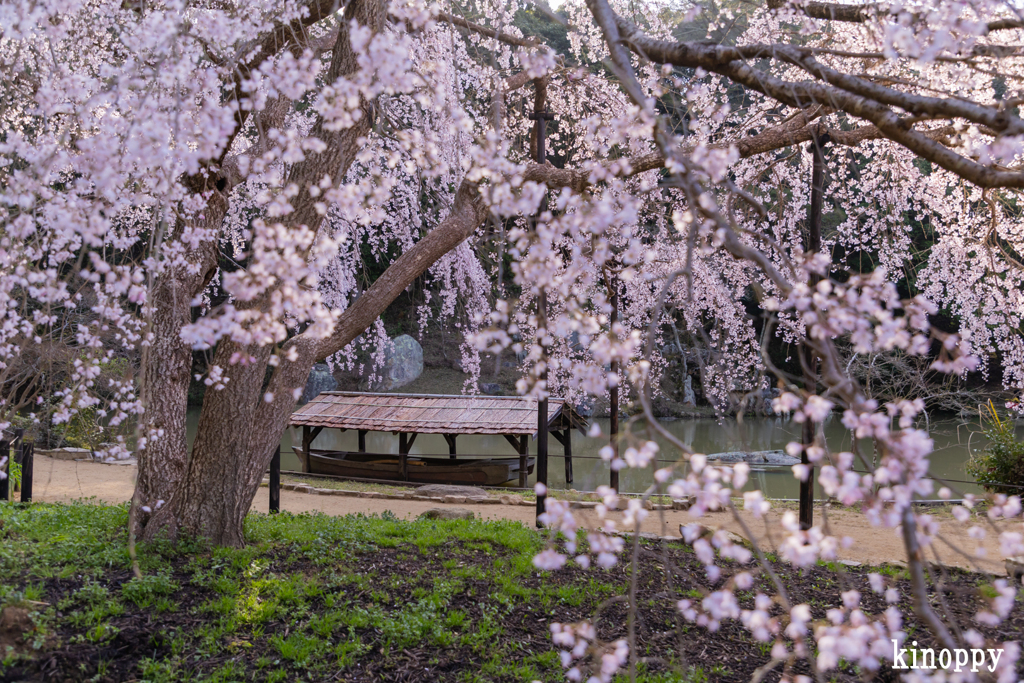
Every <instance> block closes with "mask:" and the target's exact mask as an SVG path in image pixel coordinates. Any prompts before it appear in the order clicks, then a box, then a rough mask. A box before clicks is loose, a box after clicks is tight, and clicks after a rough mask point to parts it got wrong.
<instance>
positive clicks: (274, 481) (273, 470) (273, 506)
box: [270, 444, 281, 513]
mask: <svg viewBox="0 0 1024 683" xmlns="http://www.w3.org/2000/svg"><path fill="white" fill-rule="evenodd" d="M280 511H281V444H278V445H277V449H276V450H275V451H274V457H273V458H271V459H270V512H271V513H275V512H280Z"/></svg>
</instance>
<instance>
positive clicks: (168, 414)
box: [135, 190, 227, 532]
mask: <svg viewBox="0 0 1024 683" xmlns="http://www.w3.org/2000/svg"><path fill="white" fill-rule="evenodd" d="M226 211H227V198H226V197H224V195H223V194H221V193H220V192H218V191H216V190H215V191H214V192H213V194H212V196H211V199H210V201H209V203H208V205H207V210H206V211H205V212H204V214H203V218H202V219H201V220H200V221H197V223H199V224H198V225H196V226H194V227H197V228H209V227H217V226H219V225H220V223H221V222H222V221H223V219H224V215H225V213H226ZM183 227H184V223H182V224H179V225H178V226H177V230H176V232H177V231H180V229H181V228H183ZM216 253H217V252H216V245H214V244H204V245H203V246H201V247H200V248H199V249H197V250H196V251H195V252H194V253H193V254H192V255H191V258H190V259H189V260H190V264H189V266H176V267H173V268H169V269H168V270H167V271H165V272H163V273H160V274H159V275H157V276H156V278H155V280H154V282H153V286H152V288H151V290H150V294H149V305H150V306H151V307H152V318H151V320H152V322H151V326H150V329H149V332H150V333H151V334H152V341H151V343H150V345H149V346H147V347H145V350H144V352H143V357H142V384H141V397H142V401H143V404H144V405H145V406H146V412H145V414H144V415H143V416H142V420H141V427H142V433H143V434H155V433H159V432H162V435H159V436H153V437H151V438H149V439H148V441H147V443H146V448H145V449H141V450H139V451H138V454H137V457H138V461H139V475H138V480H137V482H136V488H137V495H136V497H135V500H137V501H139V503H140V504H141V505H146V506H149V507H150V508H155V507H156V506H157V504H158V503H159V501H161V500H162V501H164V502H165V503H166V502H168V501H170V500H171V498H172V497H173V495H174V493H175V490H176V488H177V486H178V484H179V483H180V482H181V480H182V477H183V476H184V474H185V467H186V465H187V462H188V448H187V443H186V437H185V434H186V428H185V414H186V411H187V410H188V387H189V381H190V375H191V372H192V349H191V348H190V347H189V345H188V344H186V343H185V342H184V341H183V340H182V338H181V334H180V333H181V329H182V327H184V326H185V325H187V324H189V323H190V322H192V318H191V316H192V299H193V298H195V297H196V295H198V294H199V293H201V292H202V291H203V289H204V288H205V287H206V285H207V284H208V283H209V281H210V279H211V278H212V277H213V275H214V274H215V272H216V268H217V257H216ZM140 521H141V520H140ZM136 532H138V529H136Z"/></svg>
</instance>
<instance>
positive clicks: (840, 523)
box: [34, 457, 1019, 574]
mask: <svg viewBox="0 0 1024 683" xmlns="http://www.w3.org/2000/svg"><path fill="white" fill-rule="evenodd" d="M135 473H136V469H135V467H132V466H119V465H107V464H101V463H92V462H83V461H71V462H69V461H62V460H54V459H52V458H47V457H37V458H36V463H35V480H34V482H35V483H34V495H35V499H36V500H39V501H44V502H70V501H72V500H77V499H89V498H95V499H96V500H97V501H99V502H105V503H121V502H124V501H127V500H129V499H130V498H131V496H132V491H133V486H134V481H135ZM555 495H556V496H557V492H556V493H555ZM437 505H438V503H437V502H436V501H419V500H393V499H380V498H358V497H343V496H321V495H311V494H308V493H297V492H294V491H287V490H283V491H281V509H282V510H286V511H289V512H294V513H301V512H313V511H320V512H323V513H325V514H328V515H334V516H339V515H348V514H357V513H362V514H374V513H377V514H380V513H383V512H390V513H392V514H394V515H395V516H397V517H399V518H402V519H413V518H416V517H418V516H419V515H420V514H422V513H423V512H426V511H427V510H429V509H430V508H433V507H436V506H437ZM458 505H459V506H460V507H465V508H468V509H470V510H473V511H474V512H475V513H476V516H477V517H478V518H481V519H510V520H516V521H519V522H522V523H523V524H524V525H527V526H532V525H534V524H535V523H536V512H535V509H534V508H533V507H532V506H526V505H477V504H473V503H471V502H467V503H458ZM268 508H269V494H268V490H267V488H266V487H263V488H261V489H260V490H259V492H258V493H257V494H256V498H255V500H254V501H253V504H252V510H253V511H255V512H266V511H267V510H268ZM773 508H774V510H773V512H772V513H770V514H769V515H768V516H767V518H766V519H765V520H757V519H754V518H753V517H752V516H750V515H748V514H747V513H745V512H741V513H740V520H741V521H742V524H741V523H740V521H737V520H736V519H733V518H732V516H731V515H730V514H729V513H727V512H717V513H710V514H708V515H706V516H705V517H704V518H702V519H699V520H695V519H694V518H693V517H692V516H690V514H689V513H688V512H685V511H665V512H651V514H650V515H649V517H648V518H647V520H645V522H644V525H643V529H642V530H643V531H645V532H653V533H657V534H659V535H662V536H677V537H678V536H679V535H680V534H679V526H680V525H681V524H690V523H693V522H695V521H696V522H699V523H701V524H703V525H704V526H707V527H712V528H718V527H724V528H726V529H728V530H729V531H732V532H734V533H737V534H740V535H741V536H744V537H748V538H749V536H750V534H753V536H754V538H755V540H756V541H757V542H758V544H759V545H761V546H762V547H763V548H764V549H772V548H774V547H775V542H776V541H778V540H780V539H779V537H778V529H779V525H778V523H777V522H778V520H779V519H780V518H781V516H782V514H784V512H785V510H786V509H793V506H792V504H785V503H777V504H775V505H774V506H773ZM929 512H931V513H932V514H934V515H936V517H937V518H938V519H939V521H940V522H941V535H942V538H943V539H944V541H945V542H943V543H938V544H933V546H934V550H935V552H937V553H939V555H938V557H937V558H933V559H937V560H938V561H940V562H941V563H942V564H946V565H949V566H955V567H963V568H968V567H970V566H971V565H972V561H970V560H968V558H967V557H965V556H964V555H962V554H960V553H959V552H957V551H956V550H953V549H952V547H955V548H957V549H959V551H962V552H963V553H967V554H974V553H975V551H976V550H977V548H978V547H979V546H980V547H981V548H983V549H984V557H982V558H973V564H974V565H975V567H976V568H979V569H982V570H984V571H988V572H992V573H995V574H1004V573H1005V565H1004V558H1003V556H1002V554H1001V553H1000V551H999V539H998V533H997V532H996V531H989V533H988V534H987V535H986V537H985V538H984V539H982V540H981V541H976V540H974V539H972V538H969V537H968V535H967V530H966V528H965V527H963V526H962V525H960V524H958V523H956V522H955V521H954V520H953V518H952V515H951V514H950V513H949V512H948V508H936V509H932V510H929ZM577 516H578V518H579V519H580V520H581V522H582V523H583V524H585V525H588V526H590V525H593V526H596V525H597V523H598V520H597V516H596V514H595V513H594V511H593V510H579V511H577ZM815 519H816V520H818V519H822V520H827V522H828V524H829V526H830V528H831V531H832V533H833V535H836V536H839V537H842V536H849V537H850V538H851V539H853V544H852V546H851V547H850V548H846V549H841V550H840V551H839V554H838V559H840V560H848V561H853V562H860V563H864V564H881V563H885V562H893V561H903V562H905V561H906V559H907V558H906V553H905V551H904V549H903V544H902V541H901V539H900V537H899V536H898V535H897V533H896V532H894V531H890V530H886V529H879V528H877V527H873V526H871V524H869V523H868V521H867V519H866V518H865V517H864V515H863V514H861V513H860V512H858V511H856V510H852V509H842V508H823V507H820V506H819V507H818V508H816V509H815ZM986 521H987V520H986ZM744 525H746V527H747V528H746V529H745V528H744ZM995 526H996V529H1003V528H1007V525H1006V524H1005V523H1002V524H996V525H995ZM1018 526H1019V525H1018ZM772 528H774V529H775V532H774V535H772V533H770V532H769V529H772ZM748 530H749V532H750V533H748ZM951 546H952V547H951Z"/></svg>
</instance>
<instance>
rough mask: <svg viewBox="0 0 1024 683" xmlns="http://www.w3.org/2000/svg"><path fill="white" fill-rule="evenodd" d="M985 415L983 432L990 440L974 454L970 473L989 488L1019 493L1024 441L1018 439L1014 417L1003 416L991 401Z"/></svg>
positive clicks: (1023, 470) (1023, 474) (1023, 482)
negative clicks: (982, 448)
mask: <svg viewBox="0 0 1024 683" xmlns="http://www.w3.org/2000/svg"><path fill="white" fill-rule="evenodd" d="M987 412H988V415H987V416H985V414H984V413H983V414H982V418H981V428H982V434H984V435H985V437H986V438H987V439H988V440H989V445H988V447H987V448H986V449H985V450H984V451H982V452H981V453H975V454H973V455H971V459H970V460H968V461H967V473H968V474H970V475H971V476H972V477H974V478H975V479H976V480H977V482H978V483H979V484H981V485H982V486H983V487H985V489H986V490H988V491H993V492H995V493H1006V494H1017V493H1020V492H1021V488H1020V487H1022V486H1024V441H1018V440H1017V436H1016V434H1015V433H1014V432H1015V430H1014V424H1013V421H1012V420H1009V419H1000V417H999V414H998V413H996V409H995V406H994V405H992V402H991V401H989V404H988V411H987Z"/></svg>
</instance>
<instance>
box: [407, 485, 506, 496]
mask: <svg viewBox="0 0 1024 683" xmlns="http://www.w3.org/2000/svg"><path fill="white" fill-rule="evenodd" d="M416 495H417V496H441V497H443V496H466V497H467V498H478V497H480V496H484V497H487V496H490V495H491V494H489V493H488V492H487V491H486V489H482V488H479V487H477V486H457V485H455V484H426V485H424V486H420V487H417V489H416Z"/></svg>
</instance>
